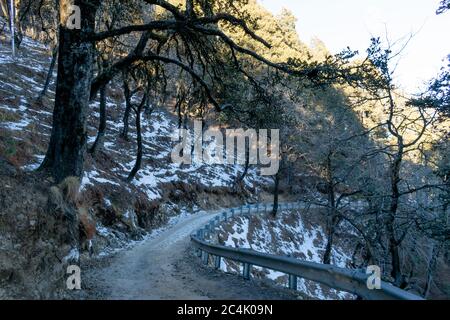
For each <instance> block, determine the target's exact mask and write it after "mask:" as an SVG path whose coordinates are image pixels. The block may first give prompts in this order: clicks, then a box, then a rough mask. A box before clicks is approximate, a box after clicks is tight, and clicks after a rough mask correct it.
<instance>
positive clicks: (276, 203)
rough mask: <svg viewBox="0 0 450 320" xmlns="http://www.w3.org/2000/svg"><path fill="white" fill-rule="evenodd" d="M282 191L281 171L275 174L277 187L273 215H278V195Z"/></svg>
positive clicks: (274, 193) (274, 194)
mask: <svg viewBox="0 0 450 320" xmlns="http://www.w3.org/2000/svg"><path fill="white" fill-rule="evenodd" d="M279 193H280V173H279V172H278V173H277V174H276V175H275V188H274V191H273V209H272V216H274V217H276V216H277V212H278V196H279Z"/></svg>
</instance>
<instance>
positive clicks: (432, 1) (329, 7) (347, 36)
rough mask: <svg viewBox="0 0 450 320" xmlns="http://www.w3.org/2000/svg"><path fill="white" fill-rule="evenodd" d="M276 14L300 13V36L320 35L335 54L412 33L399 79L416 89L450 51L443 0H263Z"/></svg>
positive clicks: (449, 19)
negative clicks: (378, 38)
mask: <svg viewBox="0 0 450 320" xmlns="http://www.w3.org/2000/svg"><path fill="white" fill-rule="evenodd" d="M259 2H260V3H261V4H263V5H264V6H265V7H266V8H267V9H269V10H270V11H271V12H273V13H279V12H280V10H281V8H283V7H284V8H287V9H289V10H291V11H292V12H293V13H294V15H295V16H296V17H297V19H298V22H297V31H298V33H299V35H300V39H301V40H302V41H303V42H305V43H306V44H309V42H310V39H311V38H312V37H317V38H319V39H321V40H322V41H323V42H324V43H325V44H326V46H327V47H328V49H329V50H331V52H333V53H337V52H339V51H341V50H342V49H344V48H346V47H347V46H349V47H350V48H351V49H353V50H359V52H360V54H365V52H366V51H365V50H366V49H367V47H368V45H369V43H370V38H371V37H372V36H381V37H382V39H385V34H386V32H385V30H388V34H389V38H390V40H391V41H395V40H398V39H401V38H404V37H406V38H407V37H408V35H409V34H411V33H414V34H415V36H414V37H413V38H412V39H411V41H410V43H409V45H408V46H407V48H406V49H405V50H404V51H403V54H402V56H401V58H400V61H399V63H398V67H397V70H396V76H397V78H396V80H397V84H398V85H400V86H401V87H402V88H404V89H405V90H407V91H409V92H411V93H414V92H417V91H418V90H419V88H420V87H423V84H424V83H425V82H426V81H428V80H429V79H431V78H432V77H434V76H435V75H436V74H437V73H438V72H439V69H440V68H441V67H442V66H443V65H444V61H443V59H444V58H445V57H446V56H447V55H448V54H450V36H449V32H450V11H449V12H446V13H444V14H441V15H439V16H436V14H435V11H436V9H437V8H438V7H439V2H440V1H439V0H259Z"/></svg>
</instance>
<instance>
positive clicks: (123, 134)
mask: <svg viewBox="0 0 450 320" xmlns="http://www.w3.org/2000/svg"><path fill="white" fill-rule="evenodd" d="M123 94H124V96H125V113H124V115H123V128H122V132H121V134H120V135H121V137H122V138H123V139H125V140H128V131H129V126H130V124H129V121H130V120H129V119H130V113H131V108H132V107H131V92H130V87H129V86H128V84H127V80H126V79H125V78H124V79H123Z"/></svg>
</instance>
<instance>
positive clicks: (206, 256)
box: [202, 251, 209, 265]
mask: <svg viewBox="0 0 450 320" xmlns="http://www.w3.org/2000/svg"><path fill="white" fill-rule="evenodd" d="M208 260H209V254H208V252H206V251H202V262H203V264H204V265H207V264H208Z"/></svg>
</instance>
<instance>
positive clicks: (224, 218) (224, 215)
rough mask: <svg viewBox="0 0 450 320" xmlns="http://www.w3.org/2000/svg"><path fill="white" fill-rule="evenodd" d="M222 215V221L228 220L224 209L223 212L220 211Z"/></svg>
mask: <svg viewBox="0 0 450 320" xmlns="http://www.w3.org/2000/svg"><path fill="white" fill-rule="evenodd" d="M222 217H223V221H227V220H228V214H227V212H226V211H225V212H224V213H222Z"/></svg>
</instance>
